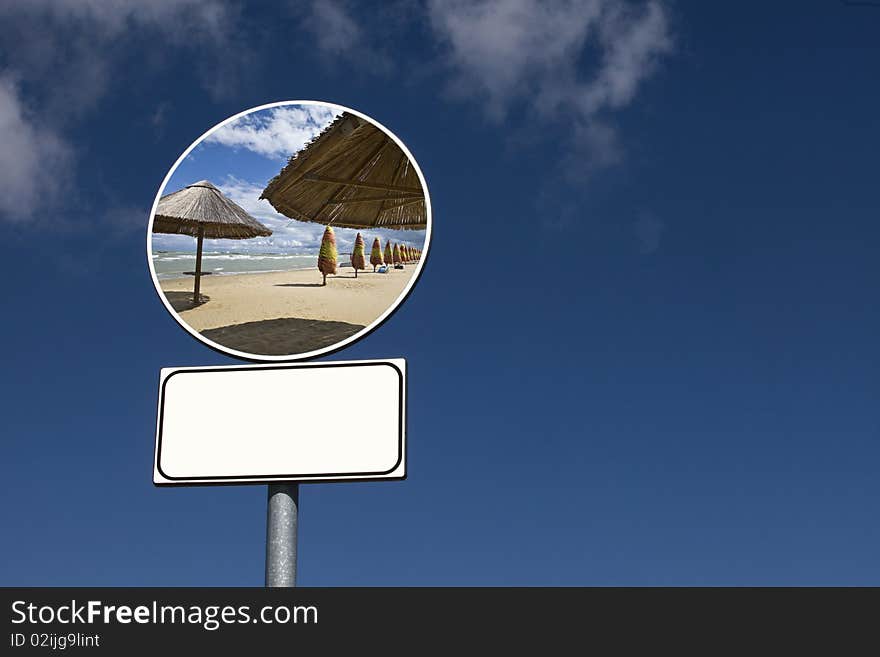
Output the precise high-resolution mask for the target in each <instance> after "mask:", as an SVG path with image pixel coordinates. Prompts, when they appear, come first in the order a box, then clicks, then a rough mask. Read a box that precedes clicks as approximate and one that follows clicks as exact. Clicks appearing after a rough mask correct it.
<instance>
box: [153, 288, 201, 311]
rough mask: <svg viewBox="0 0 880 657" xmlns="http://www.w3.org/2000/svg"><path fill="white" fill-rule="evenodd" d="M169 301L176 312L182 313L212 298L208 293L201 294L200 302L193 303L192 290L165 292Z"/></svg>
mask: <svg viewBox="0 0 880 657" xmlns="http://www.w3.org/2000/svg"><path fill="white" fill-rule="evenodd" d="M163 294H164V295H165V298H166V299H168V303H170V304H171V307H172V308H174V310H175V311H176V312H179V313H182V312H183V311H184V310H192V309H193V308H195V307H196V306H201V305H202V304H204V303H207V302H208V301H210V300H211V297H209V296H208V295H207V294H200V295H199V299H200V301H199V303H193V293H192V292H163Z"/></svg>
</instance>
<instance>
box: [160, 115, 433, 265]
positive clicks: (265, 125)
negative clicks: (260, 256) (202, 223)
mask: <svg viewBox="0 0 880 657" xmlns="http://www.w3.org/2000/svg"><path fill="white" fill-rule="evenodd" d="M339 113H340V112H339V110H337V109H336V108H335V107H332V106H329V105H312V104H297V103H292V104H289V105H283V106H280V107H269V108H264V109H259V110H254V111H253V112H250V113H248V114H246V115H244V116H241V117H239V118H237V119H235V120H233V121H231V122H229V123H226V124H224V125H222V126H220V127H218V128H217V129H216V130H214V131H213V132H211V134H210V135H208V136H207V137H205V138H204V139H203V140H202V141H200V142H199V144H198V145H197V146H196V147H195V148H194V149H193V150H192V151H190V152H189V154H188V155H187V156H186V157H185V158H184V159H183V161H182V162H181V163H180V164H179V165H178V166H177V168H176V169H175V171H174V172H173V174H172V176H171V178H170V179H169V180H168V183H167V184H166V186H165V188H164V189H163V190H162V192H161V193H162V194H170V193H171V192H175V191H177V190H179V189H182V188H184V187H186V186H187V185H190V184H192V183H194V182H196V181H199V180H210V181H211V182H213V183H214V184H215V185H216V186H217V187H219V188H220V190H221V191H222V192H223V193H224V194H225V195H226V196H227V197H228V198H230V199H232V200H233V201H234V202H235V203H237V204H238V205H240V206H241V207H242V208H244V209H245V210H246V211H247V212H248V213H250V214H251V216H253V217H255V218H256V219H257V220H258V221H260V222H261V223H263V224H264V225H265V226H267V227H268V228H269V229H270V230H271V231H272V235H271V236H270V237H258V238H254V239H249V240H247V241H239V240H211V239H209V240H206V242H205V246H204V248H205V249H206V250H208V251H236V252H246V253H267V252H268V253H314V254H316V255H317V253H318V248H319V247H320V245H321V237H322V235H323V232H324V227H323V226H321V225H318V224H311V223H306V222H301V221H293V220H291V219H290V218H288V217H286V216H284V215H282V214H279V213H278V212H276V211H275V208H273V207H272V205H271V204H270V203H269V202H268V201H266V200H260V195H261V194H262V192H263V189H265V187H266V184H267V183H268V182H269V181H270V180H271V179H272V178H273V177H275V176H276V175H278V172H279V171H281V169H282V168H283V167H284V166H285V165H286V164H287V161H288V159H289V158H290V157H291V156H293V155H294V154H296V153H297V152H298V151H299V150H301V149H302V148H303V147H304V146H305V145H306V144H308V143H309V142H310V141H311V140H312V139H314V138H315V137H316V136H317V135H318V134H320V133H321V132H322V131H323V130H324V129H325V128H326V127H327V126H328V125H329V124H330V122H331V121H333V119H334V118H336V116H338V114H339ZM335 232H336V243H337V245H338V247H339V249H340V252H341V253H345V252H351V249H352V247H353V246H354V241H355V238H356V236H357V233H358V231H357V230H353V229H350V228H336V231H335ZM375 237H378V238H379V239H380V240H381V242H382V244H385V243H386V242H387V241H388V240H391V241H392V242H394V243H399V244H406V245H409V246H413V247H418V248H422V247H423V246H424V242H425V231H424V230H413V231H406V232H401V231H391V230H381V229H379V230H371V231H368V232H365V233H364V239H365V240H367V242H368V246H369V245H370V244H372V242H373V238H375ZM152 244H153V249H154V250H164V251H169V250H180V251H195V240H194V239H193V238H192V237H187V236H184V235H166V234H156V235H154V236H153V242H152Z"/></svg>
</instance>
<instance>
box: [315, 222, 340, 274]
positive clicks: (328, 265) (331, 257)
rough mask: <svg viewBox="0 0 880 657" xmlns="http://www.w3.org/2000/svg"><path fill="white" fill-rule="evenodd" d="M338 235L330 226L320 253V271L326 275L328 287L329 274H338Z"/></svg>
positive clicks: (322, 241)
mask: <svg viewBox="0 0 880 657" xmlns="http://www.w3.org/2000/svg"><path fill="white" fill-rule="evenodd" d="M336 260H337V254H336V235H334V234H333V229H332V228H330V226H327V228H325V229H324V236H323V237H322V238H321V250H320V251H318V271H320V272H321V273H322V274H324V283H323V284H324V285H327V274H335V273H336Z"/></svg>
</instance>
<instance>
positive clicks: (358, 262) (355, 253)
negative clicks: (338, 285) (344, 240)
mask: <svg viewBox="0 0 880 657" xmlns="http://www.w3.org/2000/svg"><path fill="white" fill-rule="evenodd" d="M364 247H365V245H364V238H363V237H361V234H360V233H358V234H357V237H355V238H354V248H353V249H352V250H351V266H352V267H353V268H354V277H355V278H357V277H358V269H366V268H367V263H366V261H365V260H364Z"/></svg>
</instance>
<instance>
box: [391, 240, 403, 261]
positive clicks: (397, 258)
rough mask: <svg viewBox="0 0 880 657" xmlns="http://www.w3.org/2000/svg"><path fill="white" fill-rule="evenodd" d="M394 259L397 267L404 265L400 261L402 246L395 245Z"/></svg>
mask: <svg viewBox="0 0 880 657" xmlns="http://www.w3.org/2000/svg"><path fill="white" fill-rule="evenodd" d="M393 257H394V264H395V265H400V264H403V261H402V260H401V259H400V244H395V245H394V251H393Z"/></svg>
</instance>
